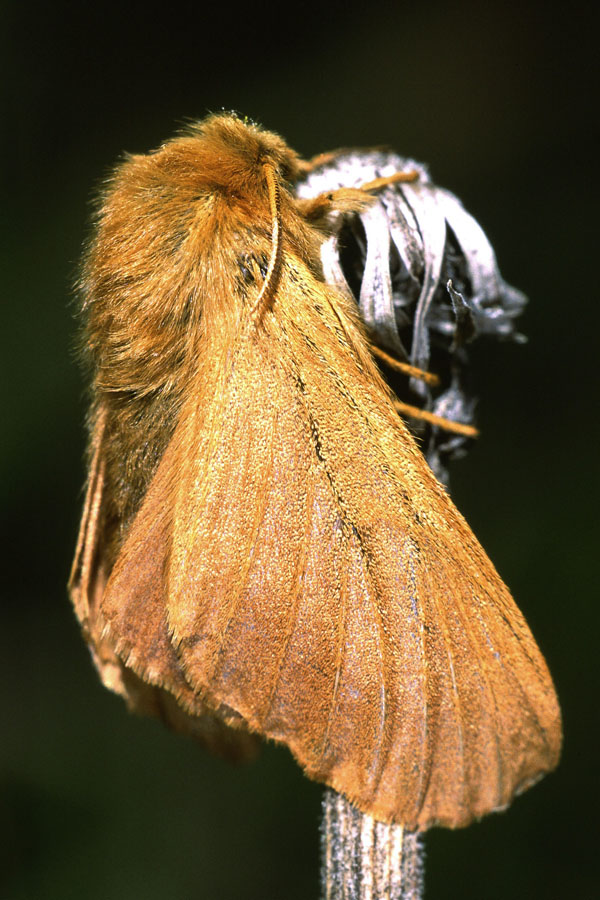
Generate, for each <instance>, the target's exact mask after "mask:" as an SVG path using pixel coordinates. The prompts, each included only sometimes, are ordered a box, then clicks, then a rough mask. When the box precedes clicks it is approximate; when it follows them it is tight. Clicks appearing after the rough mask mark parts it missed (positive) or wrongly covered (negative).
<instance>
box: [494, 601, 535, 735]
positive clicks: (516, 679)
mask: <svg viewBox="0 0 600 900" xmlns="http://www.w3.org/2000/svg"><path fill="white" fill-rule="evenodd" d="M496 608H497V607H496ZM498 612H499V615H500V616H501V618H502V619H503V621H504V622H506V624H507V625H509V626H510V622H509V621H508V620H507V618H506V616H505V615H504V613H503V612H502V611H501V610H498ZM481 624H482V627H483V628H484V630H485V634H486V636H488V637H489V635H488V632H487V628H486V627H485V620H483V621H482V623H481ZM510 631H511V633H512V634H513V636H514V637H515V640H516V642H517V646H518V647H519V649H522V650H523V652H524V655H525V656H526V657H527V659H528V661H529V662H530V663H531V664H532V665H533V666H534V668H535V670H536V673H537V674H539V666H538V665H537V662H536V660H534V659H532V658H531V656H530V655H529V653H528V652H527V649H526V647H525V646H524V643H523V641H522V640H521V639H520V638H519V636H518V635H517V634H516V632H515V631H514V629H513V628H512V627H511V628H510ZM500 658H501V661H502V669H503V671H504V672H505V673H506V678H507V680H510V681H512V682H513V683H514V684H515V685H516V687H517V689H518V691H519V693H520V694H521V697H522V698H523V702H524V705H525V706H526V707H527V709H528V710H529V712H530V713H531V716H532V718H533V719H534V720H535V722H537V725H538V729H539V731H540V733H541V735H542V739H543V741H544V745H545V747H546V749H547V750H549V749H550V745H549V743H548V739H547V736H546V729H545V728H544V726H543V725H542V723H541V722H540V718H539V716H538V714H537V712H536V710H535V708H534V707H533V705H532V703H531V700H530V698H529V695H528V693H527V691H526V690H525V689H524V687H523V683H522V682H521V680H520V679H519V677H518V676H517V674H516V673H515V672H514V671H513V668H512V667H511V666H506V664H505V660H504V657H503V656H501V657H500ZM494 703H495V698H494ZM496 708H497V707H496Z"/></svg>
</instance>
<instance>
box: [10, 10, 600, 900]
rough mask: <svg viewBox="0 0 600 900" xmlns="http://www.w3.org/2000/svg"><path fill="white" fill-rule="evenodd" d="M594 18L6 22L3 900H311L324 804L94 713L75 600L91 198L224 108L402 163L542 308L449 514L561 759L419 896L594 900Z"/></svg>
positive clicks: (507, 349) (279, 770) (507, 366)
mask: <svg viewBox="0 0 600 900" xmlns="http://www.w3.org/2000/svg"><path fill="white" fill-rule="evenodd" d="M592 5H593V4H590V7H591V6H592ZM584 8H585V7H584V5H581V7H578V5H577V4H576V3H575V4H573V3H571V4H569V5H568V7H566V11H565V13H564V15H563V17H559V16H558V15H557V14H555V13H553V14H550V13H549V12H548V11H547V7H546V5H545V4H542V3H537V4H536V3H527V2H525V3H522V4H520V5H518V6H516V7H515V9H514V10H513V11H511V7H510V4H506V3H503V2H499V0H493V2H488V3H486V4H480V3H458V4H447V5H443V4H431V3H430V4H419V5H417V6H413V5H412V4H411V5H406V6H404V5H403V4H400V3H396V4H389V3H382V2H378V0H369V2H363V3H362V4H358V3H355V2H351V0H349V2H347V3H344V4H340V5H336V4H325V3H324V4H323V8H322V9H319V7H318V6H317V5H316V4H315V5H311V4H302V3H299V4H298V3H296V4H294V5H293V7H290V11H291V14H292V19H291V20H288V19H287V17H286V13H287V10H286V8H285V7H284V6H281V5H280V6H272V7H261V6H260V5H256V4H253V5H250V4H248V5H247V6H245V7H233V6H232V5H231V4H227V3H221V4H218V3H217V4H214V5H211V7H210V8H204V7H203V6H202V5H201V4H198V3H190V4H181V3H180V4H174V5H172V6H170V7H169V6H168V5H166V4H164V5H163V6H162V7H160V8H153V7H152V6H151V5H150V4H147V3H146V4H137V3H130V4H124V5H123V6H122V7H120V8H112V7H111V6H110V5H107V4H102V3H98V4H96V5H90V6H89V7H88V6H87V5H85V4H71V3H61V2H54V3H52V4H47V5H46V6H32V5H31V4H28V3H25V2H21V3H16V2H13V3H10V2H9V3H3V4H2V6H1V7H0V34H1V40H2V44H3V45H2V47H0V59H1V64H2V66H3V67H4V69H5V71H4V72H3V73H1V74H2V76H3V77H2V91H3V95H4V96H3V106H4V109H3V110H2V125H1V128H2V152H3V165H2V167H1V174H2V179H3V199H2V214H1V220H2V221H1V226H2V232H3V234H2V237H1V242H0V254H1V256H2V268H1V271H2V282H3V294H4V296H3V303H2V342H3V349H2V353H1V358H2V363H4V364H5V366H6V370H5V373H4V374H3V376H2V379H1V384H2V388H3V389H4V393H5V400H4V403H3V405H2V435H3V436H2V440H1V445H0V452H1V454H2V464H3V465H2V485H1V490H2V513H3V519H4V522H3V525H4V526H5V536H4V537H3V540H2V547H3V548H4V549H5V550H6V559H5V561H3V566H2V594H3V600H2V628H1V634H0V641H1V646H0V667H1V668H0V709H1V710H2V718H3V720H4V721H3V724H2V737H1V741H0V827H1V828H2V831H3V834H1V835H0V853H5V854H6V859H5V860H0V900H33V898H35V900H69V898H77V900H86V898H90V900H137V898H140V900H141V898H144V900H159V898H160V900H166V898H168V900H195V898H203V900H204V898H206V900H234V898H242V897H243V898H246V900H251V898H257V900H258V898H260V900H271V898H273V900H279V898H282V900H283V898H285V900H287V898H289V900H295V898H298V900H300V898H302V900H309V898H316V897H317V893H318V887H317V878H318V861H317V852H318V851H317V848H318V842H317V828H318V819H319V803H320V789H319V788H318V786H316V785H314V784H311V783H310V782H308V781H307V780H306V779H304V777H303V776H302V774H301V773H300V771H299V770H298V768H297V767H296V765H295V763H294V762H293V761H292V759H291V757H290V756H289V754H288V753H287V751H285V750H282V749H278V748H275V747H268V748H266V750H265V751H264V753H263V754H262V756H261V758H260V760H259V762H258V763H256V764H254V765H252V766H249V767H242V768H237V769H236V768H231V767H230V766H228V765H226V764H225V763H222V762H221V761H219V760H215V759H213V758H211V757H209V756H208V755H207V754H205V753H204V752H202V751H201V750H199V749H198V748H197V747H196V746H195V745H194V744H193V743H192V742H191V741H190V740H186V739H185V738H181V737H175V736H174V735H172V734H170V733H167V732H166V731H165V730H164V729H163V728H162V726H161V725H160V724H159V723H157V722H153V721H150V720H143V719H139V718H136V717H133V716H130V715H128V714H127V712H126V711H125V708H124V705H123V704H122V702H121V701H120V700H119V699H118V698H116V697H113V696H112V695H110V694H109V693H108V692H106V691H105V690H104V689H102V688H101V687H100V684H99V682H98V680H97V678H96V675H95V673H94V671H93V670H92V667H91V664H90V661H89V657H88V653H87V650H86V649H85V647H84V644H83V642H82V640H81V638H80V634H79V630H78V626H77V624H76V622H75V619H74V616H73V614H72V612H71V609H70V607H69V604H68V601H67V597H66V591H65V582H66V579H67V574H68V568H69V564H70V556H71V553H72V548H73V545H74V541H75V535H76V529H77V524H78V517H79V514H80V508H81V499H82V498H81V485H82V483H83V479H84V471H83V466H82V455H83V440H84V435H83V416H84V405H83V389H82V384H81V380H80V373H79V371H78V369H77V365H76V362H75V357H74V350H73V347H74V341H75V325H74V321H73V311H74V308H73V300H72V292H71V284H72V281H73V278H74V276H75V272H76V268H77V259H78V256H79V252H80V246H81V243H82V239H83V237H84V234H85V232H86V223H87V220H88V217H89V200H90V198H91V196H92V195H93V193H94V190H95V187H96V186H97V184H98V182H99V180H100V179H101V178H102V177H103V175H104V174H105V173H106V172H107V170H108V169H109V168H110V166H111V165H112V164H113V163H114V162H115V161H116V159H117V158H118V157H119V155H120V154H121V153H122V152H123V151H124V150H130V151H146V150H148V149H150V148H153V147H155V146H156V145H157V144H159V143H160V142H161V141H162V140H163V139H164V138H166V137H168V136H169V135H171V134H172V133H173V131H174V130H175V129H176V128H177V127H179V125H181V124H182V123H183V122H184V121H186V120H189V119H191V118H198V117H202V116H204V115H205V114H206V112H207V111H215V110H219V109H221V108H226V109H231V108H234V109H236V110H238V111H240V112H242V113H245V114H247V115H249V116H251V117H253V118H254V119H256V120H257V121H259V122H261V123H262V124H263V125H265V126H266V127H268V128H271V129H273V130H276V131H279V132H280V133H281V134H282V135H284V136H285V137H286V139H287V140H288V142H289V143H290V144H291V145H292V146H293V147H294V148H296V149H297V150H298V151H299V152H301V153H302V154H304V155H307V156H308V155H311V154H313V153H316V152H318V151H322V150H325V149H330V148H333V147H337V146H341V145H373V144H390V145H392V146H393V147H395V148H396V149H397V150H398V151H399V152H401V153H403V154H406V155H413V156H414V157H416V158H417V159H421V160H424V161H427V162H428V163H429V164H430V167H431V171H432V174H433V176H434V178H435V180H436V181H437V182H438V183H439V184H441V185H443V186H445V187H448V188H450V189H451V190H453V191H454V192H455V193H457V194H458V195H459V196H460V197H461V198H462V199H463V201H464V203H465V205H466V207H467V209H469V210H470V211H471V212H472V213H474V214H475V215H476V216H477V217H478V219H479V220H480V221H481V222H482V224H483V225H484V227H485V228H486V230H487V232H488V234H489V236H490V238H491V240H492V242H493V244H494V246H495V248H496V252H497V255H498V259H499V262H500V265H501V268H502V272H503V274H504V276H505V277H506V279H507V280H508V281H509V282H511V283H513V284H515V285H518V286H519V287H520V288H522V289H523V290H525V291H526V292H527V294H528V295H529V297H530V305H529V307H528V310H527V313H526V315H525V317H524V319H523V322H522V328H523V329H524V330H525V331H526V332H527V333H528V335H529V337H530V342H529V344H528V345H527V346H525V347H522V346H512V345H501V346H489V347H485V348H484V349H483V350H482V351H480V352H479V353H477V354H476V359H475V364H476V366H477V377H478V379H479V381H480V385H481V390H480V394H481V403H480V408H479V424H480V426H481V429H482V437H481V440H480V441H479V442H478V444H477V446H476V447H475V448H474V450H473V452H472V454H471V455H470V457H469V458H468V459H467V460H465V461H463V462H461V463H460V464H458V465H456V466H455V468H454V471H453V493H454V496H455V499H456V501H457V504H458V506H459V508H461V510H462V511H463V512H464V513H465V515H466V516H467V519H468V520H469V521H470V523H471V526H472V527H473V529H474V531H475V533H476V534H477V535H478V536H479V537H480V539H481V540H482V542H483V544H484V546H485V547H486V548H487V550H488V552H489V553H490V555H491V557H492V559H493V560H494V562H495V563H496V565H497V567H498V568H499V570H500V573H501V574H502V575H503V577H504V578H505V580H506V581H507V582H508V584H509V585H510V587H511V588H512V590H513V592H514V594H515V596H516V598H517V600H518V602H519V604H520V606H521V608H522V609H523V611H524V612H525V614H526V616H527V618H528V620H529V622H530V624H531V626H532V629H533V631H534V633H535V635H536V637H537V639H538V641H539V643H540V645H541V647H542V649H543V651H544V653H545V654H546V656H547V659H548V662H549V665H550V668H551V670H552V672H553V675H554V678H555V681H556V684H557V688H558V692H559V695H560V698H561V701H562V704H563V710H564V719H565V735H566V737H565V748H564V756H563V760H562V763H561V765H560V768H559V769H558V771H557V772H556V773H555V774H553V775H551V776H550V777H548V778H546V779H545V780H544V781H543V782H542V783H541V784H540V785H539V786H537V787H535V788H534V789H533V790H532V791H530V792H528V793H527V794H526V795H524V796H523V797H521V798H519V799H518V800H517V801H516V802H515V804H514V806H513V807H512V808H511V810H510V812H508V813H507V814H504V815H500V816H493V817H491V818H489V819H487V820H486V821H485V822H483V823H481V824H480V825H476V826H472V827H470V828H469V829H467V830H464V831H460V832H456V833H451V832H447V831H443V830H435V831H433V832H431V833H430V835H429V836H428V839H427V848H428V859H427V896H428V898H431V900H434V898H435V900H448V898H459V897H460V898H462V900H469V898H473V900H475V898H477V900H482V898H484V900H495V898H498V900H500V898H502V900H505V898H508V897H510V898H525V897H527V898H531V897H535V898H555V897H556V898H558V897H561V898H562V897H568V898H592V897H595V896H597V895H598V893H599V888H598V885H597V878H596V876H595V868H593V863H594V859H595V856H596V855H597V844H596V838H595V830H596V827H597V826H596V820H597V809H598V795H597V793H595V791H596V789H597V786H598V785H597V773H598V764H597V756H598V721H597V710H598V700H597V696H598V695H597V682H596V681H595V664H596V659H597V643H598V639H597V633H598V624H599V623H598V590H597V579H596V577H595V576H596V569H597V553H598V531H597V528H596V521H597V517H598V516H597V506H598V493H597V480H596V473H597V458H598V415H597V406H596V403H594V401H595V400H596V398H597V392H596V390H595V388H596V387H597V383H596V384H594V381H596V382H597V368H598V355H597V349H596V348H597V331H598V324H599V322H598V318H599V315H598V308H599V298H598V289H597V274H596V273H597V270H598V242H597V237H596V239H595V240H594V241H593V242H592V224H593V216H594V215H595V213H596V209H595V208H594V207H593V206H592V197H591V194H592V187H593V186H595V180H596V171H595V170H594V171H592V146H593V145H592V139H591V137H590V130H591V128H592V125H593V122H594V117H595V116H596V110H595V106H594V102H593V97H594V94H593V86H592V69H591V61H592V59H593V58H594V53H595V52H596V46H595V41H596V30H595V29H594V28H593V27H592V22H591V21H590V20H589V19H586V18H585V16H584V14H583V10H584ZM594 149H595V145H594ZM594 460H596V462H594Z"/></svg>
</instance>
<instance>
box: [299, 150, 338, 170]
mask: <svg viewBox="0 0 600 900" xmlns="http://www.w3.org/2000/svg"><path fill="white" fill-rule="evenodd" d="M342 153H345V151H344V150H329V151H326V152H325V153H317V155H316V156H312V157H311V158H310V159H299V160H298V171H299V173H300V175H310V173H311V172H314V170H315V169H318V168H319V166H326V165H328V164H329V163H330V162H333V160H334V159H337V157H338V156H341V154H342Z"/></svg>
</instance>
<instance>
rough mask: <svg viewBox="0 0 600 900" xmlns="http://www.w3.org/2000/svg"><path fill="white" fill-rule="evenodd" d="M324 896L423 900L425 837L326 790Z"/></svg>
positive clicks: (349, 899)
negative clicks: (380, 818)
mask: <svg viewBox="0 0 600 900" xmlns="http://www.w3.org/2000/svg"><path fill="white" fill-rule="evenodd" d="M321 850H322V859H321V884H322V900H421V898H422V896H423V840H422V837H421V836H420V835H419V834H417V833H416V832H413V831H406V830H405V829H404V828H402V826H400V825H385V824H384V823H383V822H377V821H376V820H375V819H373V818H372V817H371V816H367V815H365V814H364V813H361V812H359V810H358V809H356V807H354V806H352V805H351V804H350V803H349V802H348V801H347V800H346V799H345V798H344V797H343V796H342V795H341V794H338V793H337V792H336V791H333V790H330V789H329V788H326V790H325V793H324V796H323V823H322V828H321Z"/></svg>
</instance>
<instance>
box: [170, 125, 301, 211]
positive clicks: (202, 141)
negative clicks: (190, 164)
mask: <svg viewBox="0 0 600 900" xmlns="http://www.w3.org/2000/svg"><path fill="white" fill-rule="evenodd" d="M187 135H188V136H189V137H192V138H194V139H195V140H196V141H197V144H196V151H197V153H198V155H199V157H201V169H202V171H204V172H205V173H207V178H208V180H209V181H210V185H211V186H213V187H214V188H218V187H221V188H223V189H226V190H230V191H234V192H239V193H246V192H253V191H255V190H256V189H257V188H258V187H260V186H261V185H262V184H263V182H264V174H263V167H264V165H265V163H270V164H271V165H272V166H273V167H274V168H275V169H276V170H277V172H278V173H279V177H280V179H281V181H283V182H294V181H296V180H297V178H298V177H299V174H300V162H299V157H298V155H297V154H296V153H295V152H294V151H293V150H292V149H291V148H290V147H288V145H287V144H286V143H285V141H284V140H283V139H282V138H280V137H279V135H278V134H274V133H273V132H271V131H264V130H263V129H262V128H260V127H259V126H258V125H255V124H254V123H253V122H250V121H248V120H244V119H241V118H239V117H238V116H236V115H235V114H233V113H226V114H218V115H213V116H209V117H208V118H207V119H204V120H203V121H202V122H198V123H196V124H194V125H192V126H191V127H190V129H189V130H188V131H187ZM198 161H199V162H200V159H199V160H198Z"/></svg>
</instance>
